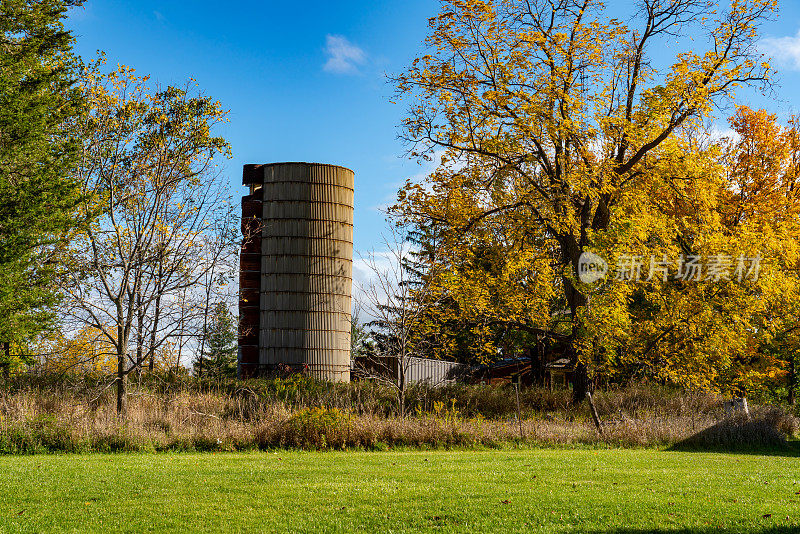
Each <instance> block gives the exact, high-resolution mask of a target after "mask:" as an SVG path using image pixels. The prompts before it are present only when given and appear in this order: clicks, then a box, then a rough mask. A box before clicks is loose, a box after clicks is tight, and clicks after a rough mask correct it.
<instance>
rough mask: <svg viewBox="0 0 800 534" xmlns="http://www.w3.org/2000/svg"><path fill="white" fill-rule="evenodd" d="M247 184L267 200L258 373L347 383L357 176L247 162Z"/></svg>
mask: <svg viewBox="0 0 800 534" xmlns="http://www.w3.org/2000/svg"><path fill="white" fill-rule="evenodd" d="M248 181H249V182H251V184H257V185H255V187H258V186H259V185H260V188H259V189H258V192H260V199H261V201H262V202H261V207H262V215H261V247H260V249H261V250H260V253H261V280H260V284H259V297H260V299H259V332H258V346H259V352H258V358H259V368H260V372H270V371H275V370H277V371H281V370H286V369H292V370H295V371H302V372H307V373H308V374H310V375H311V376H314V377H316V378H319V379H323V380H332V381H349V379H350V305H351V300H350V299H351V290H352V266H353V186H354V174H353V171H351V170H349V169H346V168H344V167H339V166H335V165H326V164H318V163H275V164H268V165H248V166H245V182H248ZM251 187H253V186H252V185H251Z"/></svg>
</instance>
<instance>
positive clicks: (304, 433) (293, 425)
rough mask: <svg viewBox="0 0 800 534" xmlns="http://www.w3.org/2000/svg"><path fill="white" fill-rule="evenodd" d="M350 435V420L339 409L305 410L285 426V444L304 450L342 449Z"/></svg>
mask: <svg viewBox="0 0 800 534" xmlns="http://www.w3.org/2000/svg"><path fill="white" fill-rule="evenodd" d="M349 434H350V418H349V417H348V416H347V414H345V413H343V412H341V411H340V410H339V409H338V408H324V407H320V408H304V409H302V410H300V411H299V412H295V413H294V414H293V415H292V416H291V417H290V418H289V419H288V420H287V421H286V423H284V426H283V440H284V444H289V445H292V446H294V447H299V448H302V449H342V448H344V447H346V446H347V444H348V437H349Z"/></svg>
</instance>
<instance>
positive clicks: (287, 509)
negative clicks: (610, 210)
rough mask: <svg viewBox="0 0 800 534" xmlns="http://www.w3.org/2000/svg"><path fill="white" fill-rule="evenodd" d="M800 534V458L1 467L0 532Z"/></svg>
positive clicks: (242, 457) (585, 453)
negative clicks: (647, 533) (679, 533)
mask: <svg viewBox="0 0 800 534" xmlns="http://www.w3.org/2000/svg"><path fill="white" fill-rule="evenodd" d="M429 530H430V531H446V532H530V531H536V532H628V533H645V532H674V531H679V532H703V533H706V532H708V533H711V532H720V531H721V532H778V533H784V532H800V458H798V457H791V456H788V457H787V456H780V455H764V456H757V455H737V454H714V453H691V452H663V451H656V450H552V449H545V450H522V451H470V452H445V451H437V452H427V451H423V452H327V453H309V452H285V451H282V452H278V453H232V454H207V453H206V454H189V453H184V454H181V453H175V454H114V455H101V454H91V455H53V456H47V455H41V456H27V457H2V458H0V532H51V531H59V532H64V531H66V532H108V531H126V532H147V531H151V532H168V531H180V532H352V531H361V532H404V531H429Z"/></svg>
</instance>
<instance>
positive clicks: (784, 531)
mask: <svg viewBox="0 0 800 534" xmlns="http://www.w3.org/2000/svg"><path fill="white" fill-rule="evenodd" d="M799 531H800V526H797V525H795V526H765V527H755V526H752V527H742V526H738V527H727V528H726V527H703V528H676V529H672V528H654V529H653V528H647V529H644V528H621V529H620V528H617V529H609V530H590V531H588V532H589V534H742V533H743V532H747V533H748V534H797V532H799Z"/></svg>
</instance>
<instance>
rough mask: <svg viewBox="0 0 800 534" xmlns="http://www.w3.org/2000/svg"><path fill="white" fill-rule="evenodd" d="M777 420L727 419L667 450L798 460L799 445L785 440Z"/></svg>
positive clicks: (767, 416)
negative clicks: (780, 457) (782, 457)
mask: <svg viewBox="0 0 800 534" xmlns="http://www.w3.org/2000/svg"><path fill="white" fill-rule="evenodd" d="M782 425H783V423H782V422H781V420H780V419H776V418H775V417H771V416H770V414H769V413H767V414H757V415H754V416H753V417H752V418H748V417H746V416H745V415H738V416H734V417H729V418H727V419H723V420H722V421H719V422H718V423H717V424H715V425H712V426H710V427H708V428H706V429H705V430H701V431H700V432H698V433H697V434H694V435H693V436H690V437H688V438H687V439H685V440H683V441H680V442H678V443H676V444H675V445H673V446H672V447H670V448H669V449H667V450H668V451H679V452H723V453H735V454H752V455H758V456H784V457H790V458H800V442H798V441H787V440H786V432H790V430H784V427H783V426H782Z"/></svg>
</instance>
